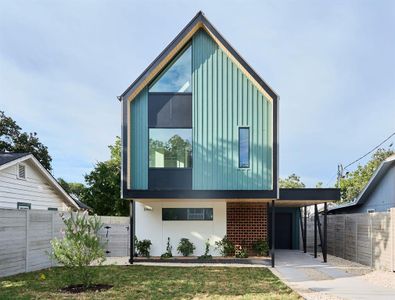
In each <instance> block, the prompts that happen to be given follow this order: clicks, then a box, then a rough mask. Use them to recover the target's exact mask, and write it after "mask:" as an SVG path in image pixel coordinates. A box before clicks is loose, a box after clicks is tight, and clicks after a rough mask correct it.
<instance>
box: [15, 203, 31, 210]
mask: <svg viewBox="0 0 395 300" xmlns="http://www.w3.org/2000/svg"><path fill="white" fill-rule="evenodd" d="M21 206H22V207H29V208H28V209H27V208H21ZM16 208H17V209H20V210H24V209H26V210H31V209H32V204H31V203H28V202H17V203H16Z"/></svg>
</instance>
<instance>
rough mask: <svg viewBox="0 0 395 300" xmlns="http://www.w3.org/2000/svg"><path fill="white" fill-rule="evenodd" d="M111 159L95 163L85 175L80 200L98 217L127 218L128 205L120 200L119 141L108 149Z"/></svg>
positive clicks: (118, 139)
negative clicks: (85, 185)
mask: <svg viewBox="0 0 395 300" xmlns="http://www.w3.org/2000/svg"><path fill="white" fill-rule="evenodd" d="M108 148H109V149H110V152H111V158H110V159H109V160H107V161H103V162H98V163H96V166H95V168H94V169H93V171H92V172H91V173H89V174H87V175H85V181H86V184H87V188H86V189H84V192H83V194H82V197H81V200H82V201H83V202H84V203H85V204H86V205H88V206H90V207H91V208H92V209H93V211H94V212H95V213H97V214H98V215H106V216H128V215H129V203H128V201H125V200H122V199H121V198H120V190H121V140H120V138H119V137H117V138H116V140H115V144H114V145H111V146H109V147H108Z"/></svg>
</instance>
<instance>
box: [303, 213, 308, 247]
mask: <svg viewBox="0 0 395 300" xmlns="http://www.w3.org/2000/svg"><path fill="white" fill-rule="evenodd" d="M303 230H304V235H303V238H304V240H303V252H304V253H306V252H307V206H305V207H304V228H303Z"/></svg>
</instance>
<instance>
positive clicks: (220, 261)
mask: <svg viewBox="0 0 395 300" xmlns="http://www.w3.org/2000/svg"><path fill="white" fill-rule="evenodd" d="M134 261H135V262H150V263H185V264H188V263H195V264H199V263H200V264H207V263H212V264H248V265H269V262H270V261H269V260H268V259H267V258H263V257H259V258H255V257H254V258H233V257H229V258H227V257H221V258H212V259H198V258H196V257H172V258H166V259H160V258H157V257H150V258H147V257H135V258H134Z"/></svg>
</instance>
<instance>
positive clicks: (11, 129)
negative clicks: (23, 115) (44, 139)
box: [0, 110, 52, 171]
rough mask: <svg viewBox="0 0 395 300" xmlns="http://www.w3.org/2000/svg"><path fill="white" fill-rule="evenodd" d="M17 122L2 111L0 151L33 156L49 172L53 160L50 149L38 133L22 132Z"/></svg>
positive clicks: (0, 116) (0, 113)
mask: <svg viewBox="0 0 395 300" xmlns="http://www.w3.org/2000/svg"><path fill="white" fill-rule="evenodd" d="M21 130H22V128H21V127H19V126H18V125H17V124H16V122H15V121H14V120H13V119H12V118H11V117H7V116H6V115H5V114H4V111H1V110H0V151H8V152H26V153H31V154H33V155H34V156H35V157H36V158H37V159H38V161H39V162H40V163H41V164H42V165H43V166H44V167H45V168H46V169H47V170H49V171H51V170H52V168H51V161H52V158H51V156H50V155H49V153H48V148H47V147H46V146H44V145H43V144H42V143H41V142H40V140H39V139H38V137H37V133H36V132H30V133H27V132H22V131H21Z"/></svg>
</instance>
